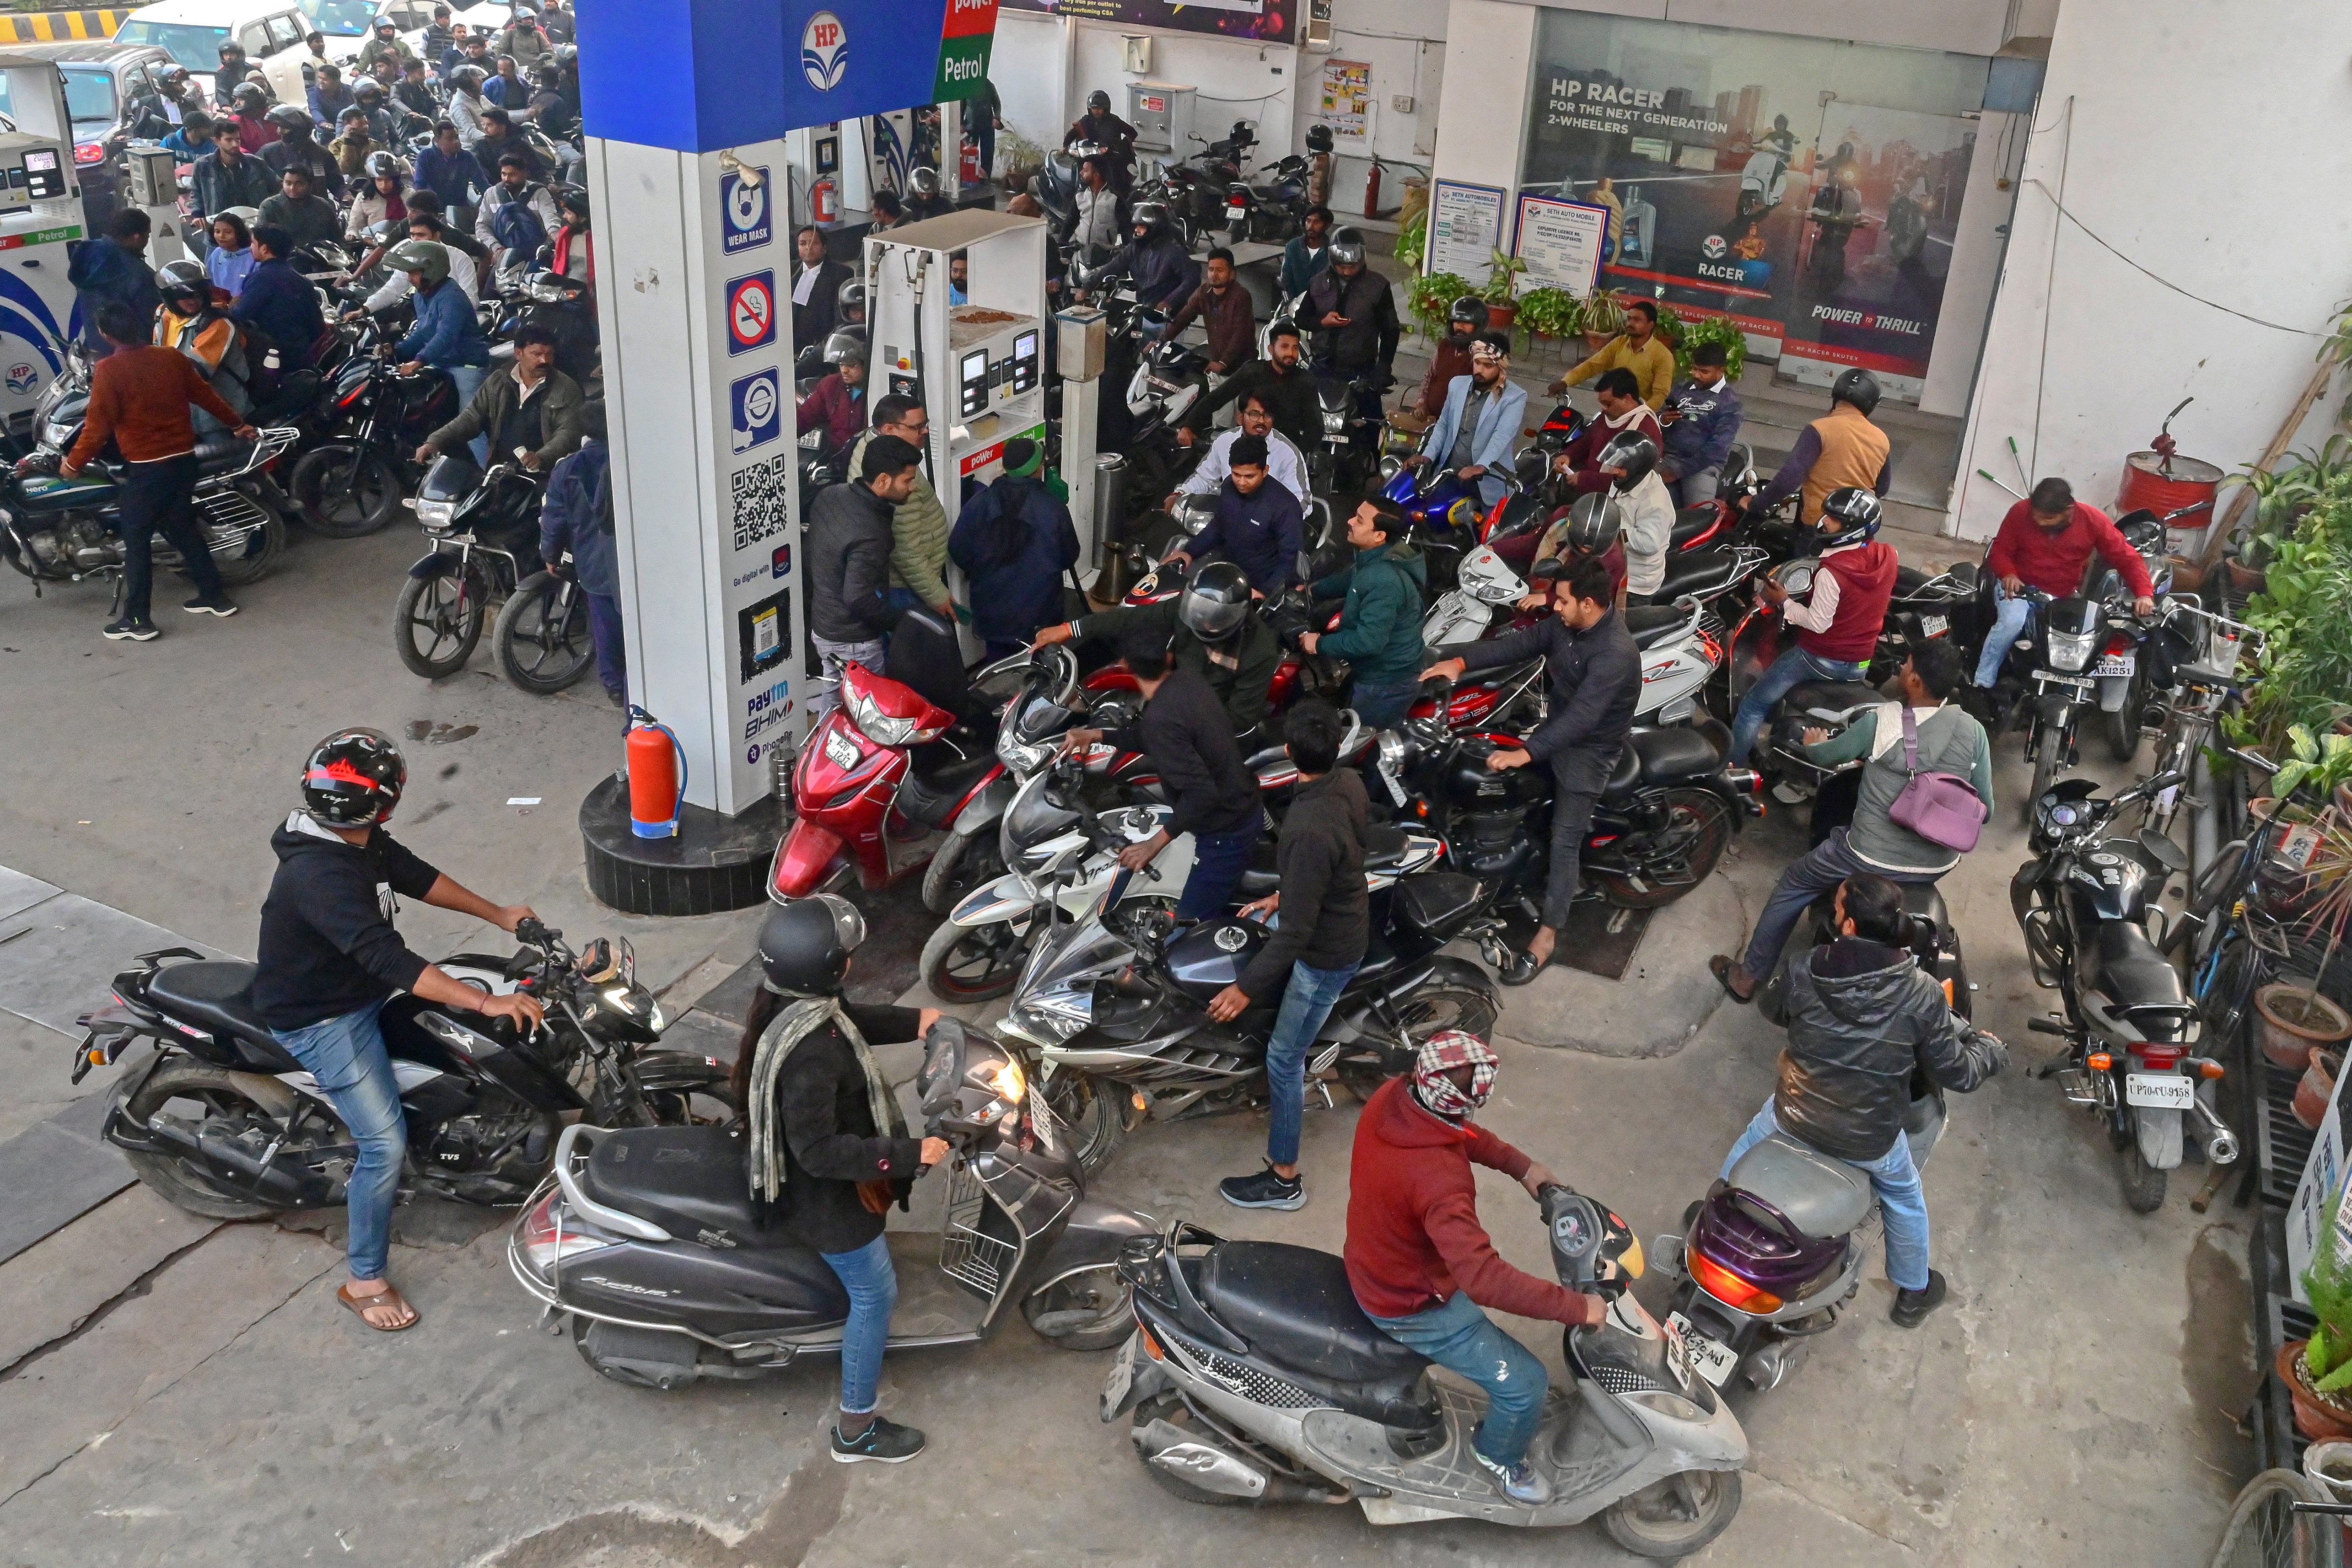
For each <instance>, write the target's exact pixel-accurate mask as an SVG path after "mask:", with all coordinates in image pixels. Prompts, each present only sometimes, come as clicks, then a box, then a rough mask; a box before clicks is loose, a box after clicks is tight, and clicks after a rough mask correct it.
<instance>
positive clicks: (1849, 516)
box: [1814, 485, 1886, 545]
mask: <svg viewBox="0 0 2352 1568" xmlns="http://www.w3.org/2000/svg"><path fill="white" fill-rule="evenodd" d="M1832 519H1834V520H1835V521H1836V523H1837V526H1838V534H1837V542H1838V543H1840V544H1842V545H1843V544H1851V543H1853V541H1854V540H1856V539H1861V540H1863V541H1864V542H1867V541H1869V540H1871V539H1874V538H1877V537H1878V528H1879V525H1880V524H1881V523H1883V522H1885V520H1886V514H1885V508H1884V507H1880V506H1879V504H1878V497H1876V496H1874V495H1873V494H1871V493H1870V492H1869V491H1868V490H1865V489H1864V488H1863V487H1862V486H1859V485H1848V486H1844V487H1843V489H1837V490H1832V491H1831V492H1830V494H1829V499H1827V500H1825V501H1823V502H1822V515H1821V516H1820V517H1817V518H1815V519H1814V520H1815V521H1816V522H1821V523H1827V522H1830V521H1832Z"/></svg>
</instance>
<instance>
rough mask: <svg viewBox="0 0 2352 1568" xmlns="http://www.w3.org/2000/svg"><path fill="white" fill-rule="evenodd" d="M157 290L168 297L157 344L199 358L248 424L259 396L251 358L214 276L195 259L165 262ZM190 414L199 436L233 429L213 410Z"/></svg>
mask: <svg viewBox="0 0 2352 1568" xmlns="http://www.w3.org/2000/svg"><path fill="white" fill-rule="evenodd" d="M247 254H250V252H248V253H247ZM155 292H156V293H157V294H159V295H161V296H162V297H163V309H162V310H160V311H158V312H156V316H155V346H156V347H157V348H161V349H177V350H179V351H180V352H181V353H183V354H185V355H186V356H187V357H188V358H189V359H191V360H194V361H195V363H196V367H197V369H199V370H201V371H204V372H205V379H206V380H207V381H209V382H212V386H213V391H215V392H218V393H220V396H221V401H222V402H225V403H226V404H228V405H229V407H231V408H233V409H235V410H236V412H237V416H238V419H239V421H240V422H242V420H243V418H244V416H245V414H246V413H247V412H249V411H250V410H251V409H252V407H253V394H252V392H250V391H248V390H247V384H248V382H249V381H250V379H251V369H250V367H249V366H248V365H247V361H246V353H245V334H244V333H242V332H241V331H239V330H238V329H237V326H236V322H234V321H232V320H230V319H228V313H227V311H226V310H225V309H224V308H222V307H221V306H220V305H219V304H218V303H217V302H215V298H214V295H213V284H212V279H211V277H208V276H207V275H206V274H205V269H204V267H202V266H200V265H199V264H197V263H195V262H193V261H186V260H182V261H169V262H165V263H164V264H163V266H162V267H159V268H157V269H156V272H155ZM189 417H190V418H191V419H192V420H193V421H194V424H195V431H196V437H197V439H198V440H202V439H203V438H204V437H205V436H207V435H214V434H219V433H220V432H221V431H223V430H226V429H227V428H228V427H227V426H226V424H224V423H222V422H221V420H220V418H219V416H218V415H216V414H215V413H212V412H211V411H210V410H208V409H203V408H192V409H190V410H189Z"/></svg>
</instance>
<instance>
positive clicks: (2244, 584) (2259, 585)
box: [2229, 556, 2270, 594]
mask: <svg viewBox="0 0 2352 1568" xmlns="http://www.w3.org/2000/svg"><path fill="white" fill-rule="evenodd" d="M2229 567H2230V586H2231V587H2232V588H2234V589H2236V590H2237V591H2239V592H2240V593H2244V594H2255V593H2260V592H2261V591H2263V589H2265V588H2267V587H2269V586H2270V574H2269V573H2268V572H2266V571H2264V570H2263V569H2262V568H2261V567H2258V566H2248V565H2247V564H2246V563H2245V562H2244V561H2242V560H2240V559H2237V558H2236V557H2235V556H2232V557H2231V558H2230V560H2229Z"/></svg>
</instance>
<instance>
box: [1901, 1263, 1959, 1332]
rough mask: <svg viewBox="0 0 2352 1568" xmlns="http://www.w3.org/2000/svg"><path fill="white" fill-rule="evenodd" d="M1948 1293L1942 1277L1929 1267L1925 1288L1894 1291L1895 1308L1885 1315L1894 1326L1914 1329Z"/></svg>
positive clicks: (1941, 1303) (1939, 1304)
mask: <svg viewBox="0 0 2352 1568" xmlns="http://www.w3.org/2000/svg"><path fill="white" fill-rule="evenodd" d="M1947 1294H1948V1291H1946V1289H1945V1287H1944V1277H1943V1276H1942V1275H1941V1274H1938V1273H1937V1272H1936V1270H1933V1269H1930V1270H1927V1289H1925V1290H1922V1291H1895V1310H1894V1311H1893V1312H1888V1313H1887V1314H1886V1315H1887V1317H1888V1318H1889V1319H1890V1320H1892V1321H1893V1322H1894V1324H1895V1327H1896V1328H1899V1329H1916V1328H1917V1327H1918V1326H1919V1324H1920V1323H1921V1322H1923V1321H1925V1320H1926V1318H1927V1314H1928V1313H1929V1312H1934V1311H1935V1310H1936V1309H1937V1307H1940V1306H1942V1305H1943V1304H1944V1297H1945V1296H1946V1295H1947Z"/></svg>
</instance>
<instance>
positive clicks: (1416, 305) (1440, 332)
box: [1404, 272, 1478, 343]
mask: <svg viewBox="0 0 2352 1568" xmlns="http://www.w3.org/2000/svg"><path fill="white" fill-rule="evenodd" d="M1477 292H1478V286H1477V285H1476V284H1475V283H1473V282H1471V281H1470V280H1469V279H1468V278H1466V277H1462V276H1461V275H1460V274H1459V273H1453V272H1433V273H1430V274H1429V275H1428V276H1426V277H1416V278H1414V279H1413V280H1412V287H1408V288H1407V289H1406V290H1405V294H1404V308H1405V314H1406V315H1408V316H1411V317H1412V321H1413V325H1414V326H1416V327H1419V328H1420V329H1421V330H1422V335H1423V337H1426V338H1427V339H1428V340H1430V341H1431V342H1433V343H1434V342H1435V341H1437V340H1439V339H1440V338H1443V337H1444V336H1445V324H1446V318H1447V313H1448V312H1450V311H1451V310H1452V309H1453V308H1454V301H1455V300H1457V299H1459V298H1462V297H1463V296H1464V295H1465V294H1476V293H1477Z"/></svg>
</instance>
